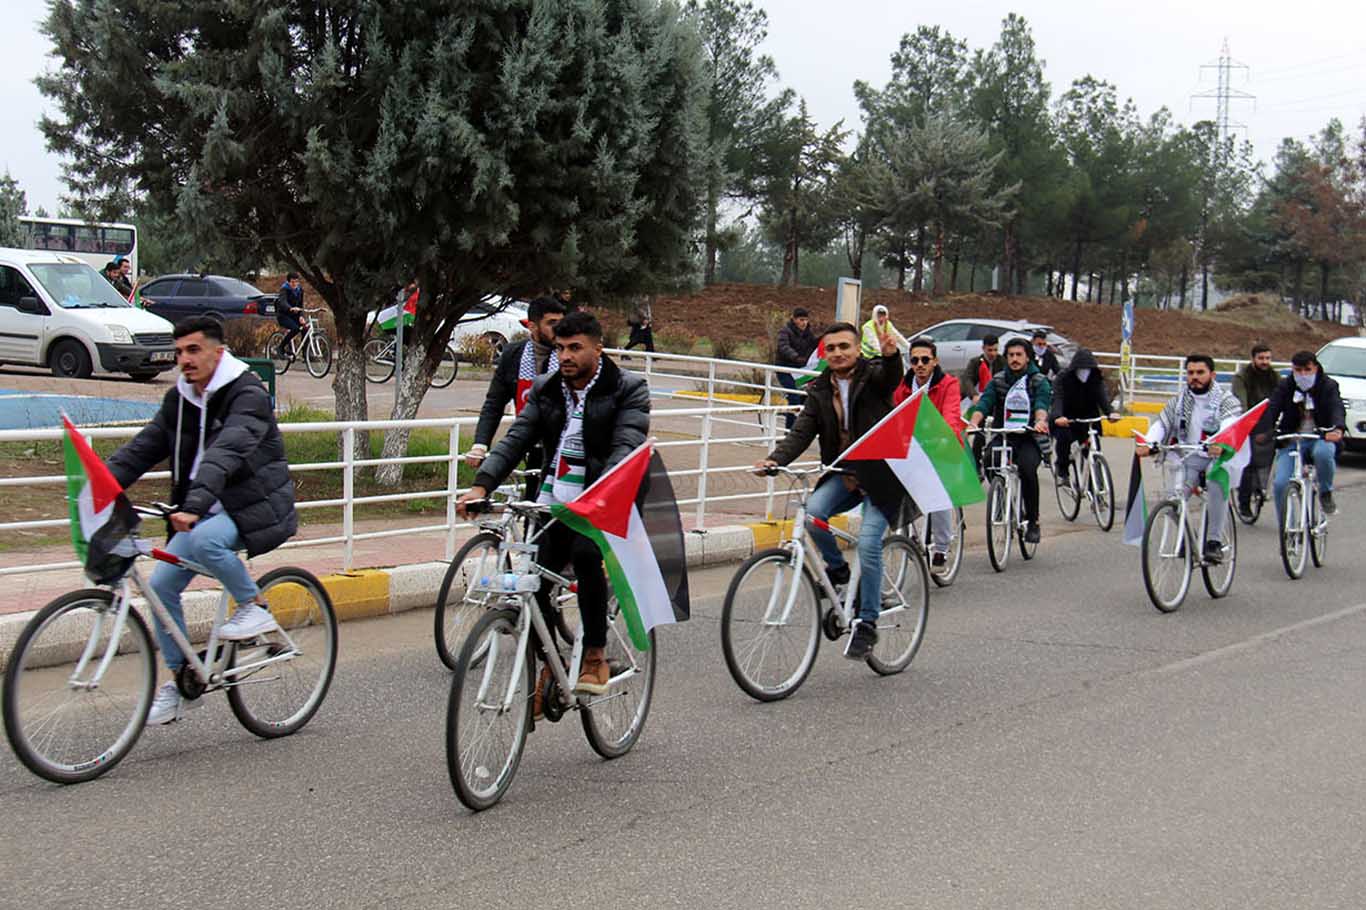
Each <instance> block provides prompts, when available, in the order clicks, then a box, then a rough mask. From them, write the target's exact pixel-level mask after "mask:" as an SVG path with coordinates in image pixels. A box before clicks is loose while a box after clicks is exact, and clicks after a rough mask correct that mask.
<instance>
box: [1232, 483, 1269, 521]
mask: <svg viewBox="0 0 1366 910" xmlns="http://www.w3.org/2000/svg"><path fill="white" fill-rule="evenodd" d="M1265 504H1266V494H1265V493H1263V492H1262V491H1261V490H1253V491H1252V495H1251V496H1250V497H1249V498H1248V503H1247V514H1246V515H1245V514H1243V510H1242V509H1234V510H1233V514H1234V515H1237V516H1238V520H1239V521H1241V522H1242V523H1243V524H1245V525H1248V526H1251V525H1255V524H1256V523H1257V519H1258V518H1260V517H1261V515H1262V506H1263V505H1265Z"/></svg>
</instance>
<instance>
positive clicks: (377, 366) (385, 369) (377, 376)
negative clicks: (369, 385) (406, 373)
mask: <svg viewBox="0 0 1366 910" xmlns="http://www.w3.org/2000/svg"><path fill="white" fill-rule="evenodd" d="M388 347H389V342H387V341H385V340H384V339H383V338H371V339H370V340H369V341H367V342H365V346H364V347H362V348H361V357H362V358H363V359H364V360H365V381H366V382H374V383H381V382H388V381H389V377H391V376H393V375H394V359H393V356H392V355H390V357H389V359H388V360H385V359H383V355H384V354H385V353H386V350H387V348H388Z"/></svg>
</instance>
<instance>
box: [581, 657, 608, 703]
mask: <svg viewBox="0 0 1366 910" xmlns="http://www.w3.org/2000/svg"><path fill="white" fill-rule="evenodd" d="M594 650H595V651H596V652H597V653H596V654H593V655H591V656H590V655H588V654H584V658H583V669H582V671H581V672H580V673H579V681H578V683H576V684H575V686H574V691H575V692H587V693H588V694H590V695H605V694H606V693H607V683H608V681H609V680H610V679H611V678H612V670H611V668H610V667H608V666H607V657H606V655H604V654H603V653H602V649H601V648H595V649H594Z"/></svg>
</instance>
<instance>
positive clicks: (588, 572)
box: [536, 522, 607, 648]
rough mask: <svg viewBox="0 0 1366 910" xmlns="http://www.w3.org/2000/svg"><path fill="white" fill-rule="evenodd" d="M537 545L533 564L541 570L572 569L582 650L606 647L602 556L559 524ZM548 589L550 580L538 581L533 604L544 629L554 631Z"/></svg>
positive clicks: (580, 535)
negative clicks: (581, 624) (576, 594)
mask: <svg viewBox="0 0 1366 910" xmlns="http://www.w3.org/2000/svg"><path fill="white" fill-rule="evenodd" d="M539 543H540V551H539V552H538V553H537V554H536V561H537V562H538V563H540V564H541V565H542V566H544V567H545V568H547V569H549V570H550V571H552V572H560V571H562V570H563V569H564V567H565V566H566V565H569V564H572V565H573V566H574V576H575V582H576V583H577V585H578V597H579V617H580V619H581V620H582V622H583V646H584V647H585V648H601V647H603V646H604V645H606V644H607V577H606V576H605V575H604V574H603V571H602V553H601V551H599V550H598V545H597V544H595V543H593V541H591V540H589V539H588V538H587V537H584V536H583V535H582V534H579V533H578V532H577V531H573V530H571V529H570V528H569V527H568V526H567V525H563V524H560V523H559V522H556V523H555V524H553V525H551V526H550V530H548V531H546V532H545V533H544V534H543V535H541V539H540V541H539ZM550 586H551V582H550V579H548V578H543V579H541V590H540V591H538V592H536V602H537V603H538V604H540V605H541V613H542V615H543V616H545V618H546V625H548V626H549V627H550V628H551V629H554V628H555V623H554V619H553V614H552V613H551V611H550Z"/></svg>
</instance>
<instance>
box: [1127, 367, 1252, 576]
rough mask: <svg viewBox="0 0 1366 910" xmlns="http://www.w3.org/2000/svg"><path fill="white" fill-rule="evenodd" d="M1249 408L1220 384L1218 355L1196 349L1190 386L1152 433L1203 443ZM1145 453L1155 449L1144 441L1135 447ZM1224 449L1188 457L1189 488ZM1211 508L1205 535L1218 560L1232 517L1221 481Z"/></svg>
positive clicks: (1211, 494)
mask: <svg viewBox="0 0 1366 910" xmlns="http://www.w3.org/2000/svg"><path fill="white" fill-rule="evenodd" d="M1242 413H1243V406H1242V405H1241V404H1239V403H1238V399H1237V397H1236V396H1235V395H1234V394H1233V393H1232V392H1230V391H1229V390H1228V389H1226V388H1224V387H1223V386H1222V385H1220V384H1219V380H1217V379H1216V378H1215V376H1214V358H1213V357H1210V356H1209V355H1208V354H1191V355H1189V356H1188V357H1187V358H1186V387H1185V388H1184V389H1182V390H1181V394H1180V395H1177V396H1175V397H1174V398H1172V399H1171V400H1170V401H1168V402H1167V404H1166V407H1164V408H1163V409H1162V413H1161V414H1159V415H1157V419H1156V420H1154V421H1153V422H1152V425H1151V426H1149V427H1148V437H1147V438H1149V439H1153V440H1157V441H1159V442H1163V443H1168V444H1171V443H1184V444H1188V445H1198V444H1201V443H1203V442H1204V441H1205V440H1207V439H1209V438H1210V437H1211V436H1213V435H1214V434H1215V433H1218V432H1219V431H1220V430H1222V429H1224V428H1225V427H1227V426H1229V425H1231V424H1232V423H1233V422H1234V421H1235V420H1237V419H1238V417H1239V416H1240V415H1241V414H1242ZM1135 451H1136V452H1137V453H1138V457H1139V458H1144V457H1146V456H1147V455H1148V454H1149V452H1150V451H1151V450H1150V449H1149V448H1148V446H1147V445H1144V444H1142V443H1140V444H1139V445H1138V446H1136V447H1135ZM1218 454H1219V451H1218V448H1217V447H1215V448H1210V449H1209V450H1208V453H1207V454H1204V455H1195V456H1192V457H1190V458H1187V459H1186V460H1185V462H1184V465H1185V476H1184V478H1183V481H1182V482H1183V483H1184V484H1185V485H1186V487H1187V488H1188V489H1189V488H1191V487H1196V486H1201V485H1203V479H1202V475H1203V474H1204V471H1205V469H1206V468H1208V467H1209V465H1210V462H1211V461H1213V460H1214V458H1215V457H1217V456H1218ZM1205 495H1206V497H1208V498H1207V499H1206V505H1205V510H1206V511H1207V512H1208V513H1209V525H1208V528H1207V530H1206V537H1205V554H1204V555H1205V560H1206V561H1207V562H1211V563H1218V562H1220V561H1222V559H1223V546H1222V545H1221V544H1220V543H1219V541H1220V540H1222V539H1223V532H1224V520H1225V519H1226V518H1227V517H1228V496H1227V494H1225V493H1224V490H1223V488H1222V487H1220V486H1219V485H1218V484H1217V483H1216V484H1211V485H1209V486H1207V487H1206V489H1205Z"/></svg>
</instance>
